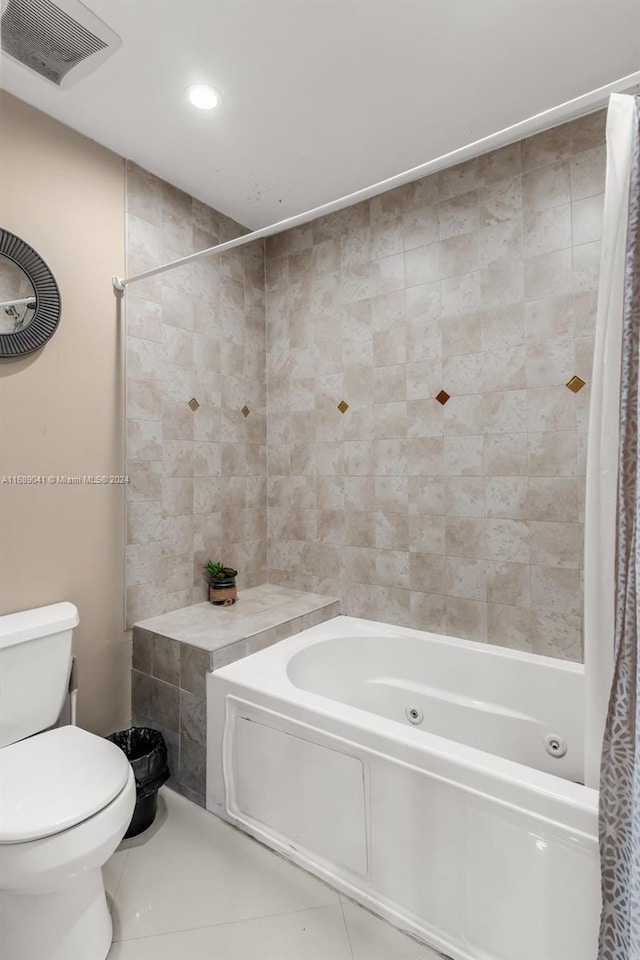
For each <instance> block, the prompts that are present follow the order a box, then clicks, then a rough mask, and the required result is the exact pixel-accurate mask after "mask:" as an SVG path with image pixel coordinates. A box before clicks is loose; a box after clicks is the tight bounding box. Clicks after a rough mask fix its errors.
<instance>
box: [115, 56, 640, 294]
mask: <svg viewBox="0 0 640 960" xmlns="http://www.w3.org/2000/svg"><path fill="white" fill-rule="evenodd" d="M639 85H640V71H638V72H636V73H630V74H629V75H628V76H626V77H621V78H620V79H619V80H615V81H614V82H613V83H609V84H607V85H606V86H604V87H598V89H597V90H592V91H591V92H590V93H585V94H582V95H581V96H579V97H575V98H574V99H573V100H567V101H566V103H561V104H560V105H559V106H557V107H552V108H551V109H550V110H543V111H542V113H537V114H535V115H534V116H533V117H529V119H528V120H521V121H520V122H519V123H514V124H512V125H511V126H510V127H505V128H504V129H503V130H499V131H498V132H497V133H491V134H489V136H487V137H482V138H481V139H480V140H474V141H473V142H472V143H469V144H467V145H466V146H464V147H459V148H458V149H456V150H452V151H450V152H449V153H444V154H443V155H442V156H441V157H436V158H435V159H434V160H428V161H427V162H426V163H422V164H419V165H418V166H417V167H411V168H410V169H409V170H405V171H404V172H403V173H397V174H395V175H394V176H393V177H388V178H387V179H386V180H380V181H378V182H377V183H374V184H371V186H369V187H363V188H362V189H361V190H356V191H355V193H349V194H347V195H346V196H344V197H340V198H339V199H338V200H331V201H330V202H329V203H323V204H321V205H320V206H319V207H313V208H312V209H311V210H307V211H306V212H305V213H298V214H296V215H295V216H293V217H287V218H286V219H285V220H279V221H278V222H277V223H272V224H271V225H270V226H268V227H261V228H260V229H258V230H253V231H251V232H250V233H244V234H242V236H240V237H236V238H235V240H227V241H225V242H224V243H218V244H216V245H215V246H213V247H207V249H206V250H199V251H198V253H192V254H190V255H189V256H187V257H181V258H180V259H179V260H172V261H171V262H170V263H164V264H162V265H161V266H159V267H154V268H153V269H151V270H145V271H144V272H143V273H138V274H135V275H134V276H133V277H127V278H126V279H125V278H123V277H118V276H114V277H112V278H111V282H112V283H113V286H114V288H115V289H116V290H117V291H118V292H122V291H124V290H126V288H127V287H128V286H129V284H131V283H138V281H140V280H147V279H149V277H155V276H156V275H157V274H159V273H164V272H165V271H166V270H175V269H176V267H183V266H186V264H188V263H195V262H196V261H197V260H201V259H203V258H204V257H210V256H212V255H213V254H215V253H225V251H227V250H233V249H235V248H236V247H243V246H245V244H247V243H253V241H254V240H262V239H264V238H265V237H272V236H273V235H274V234H276V233H282V232H283V231H284V230H290V229H292V227H297V226H300V225H301V224H303V223H308V222H309V221H310V220H315V219H316V218H317V217H320V216H324V215H326V214H329V213H335V212H336V211H337V210H343V209H344V208H345V207H350V206H352V204H354V203H358V202H359V201H360V200H368V199H370V198H371V197H375V196H377V194H379V193H384V192H385V191H386V190H391V189H392V188H393V187H400V186H402V185H403V184H405V183H410V182H411V181H413V180H418V179H420V177H423V176H427V175H428V174H430V173H437V171H438V170H443V169H446V168H447V167H452V166H455V164H457V163H461V162H462V161H463V160H469V159H471V158H472V157H477V156H479V155H480V154H482V153H486V152H488V151H489V150H494V149H496V148H498V147H504V146H507V144H510V143H515V142H516V141H517V140H522V139H523V137H525V136H531V135H533V134H534V133H541V132H542V131H543V130H547V129H548V128H549V127H554V126H556V125H557V124H558V123H563V122H565V123H566V122H567V121H569V120H575V119H576V118H577V117H580V116H582V115H583V114H586V113H590V112H591V111H592V110H595V109H597V108H598V107H599V106H605V105H606V103H607V101H608V98H609V96H610V94H612V93H626V92H628V91H629V90H631V89H632V88H634V87H638V86H639Z"/></svg>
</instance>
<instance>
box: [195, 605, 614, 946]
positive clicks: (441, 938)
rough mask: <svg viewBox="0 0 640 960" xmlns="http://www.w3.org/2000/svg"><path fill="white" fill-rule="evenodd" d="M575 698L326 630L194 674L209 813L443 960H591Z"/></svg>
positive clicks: (522, 664) (373, 628) (542, 677)
mask: <svg viewBox="0 0 640 960" xmlns="http://www.w3.org/2000/svg"><path fill="white" fill-rule="evenodd" d="M583 684H584V671H583V668H582V667H581V666H580V665H578V664H573V663H565V662H562V661H558V660H553V659H550V658H547V657H537V656H532V655H530V654H525V653H520V652H518V651H511V650H506V649H503V648H500V647H495V646H487V645H484V644H477V643H472V642H469V641H465V640H456V639H453V638H450V637H441V636H436V635H435V634H429V633H422V632H419V631H417V630H409V629H405V628H399V627H392V626H389V625H386V624H381V623H373V622H371V621H367V620H357V619H353V618H351V617H337V618H336V619H334V620H331V621H329V622H327V623H323V624H321V625H319V626H317V627H313V628H311V629H310V630H305V631H304V632H303V633H300V634H298V635H297V636H295V637H291V638H289V639H288V640H283V641H281V642H280V643H277V644H275V645H274V646H272V647H269V648H268V649H266V650H263V651H261V652H260V653H256V654H253V655H252V656H250V657H247V658H246V659H243V660H240V661H237V662H236V663H233V664H231V665H229V666H227V667H223V668H222V669H220V670H216V671H215V672H214V673H212V674H210V675H209V676H208V678H207V710H208V721H207V722H208V740H207V807H208V809H209V810H211V811H213V812H214V813H216V814H218V815H219V816H221V817H223V818H225V819H226V820H229V821H230V822H231V823H234V824H236V825H237V826H239V827H241V828H242V829H243V830H245V831H247V832H248V833H250V834H252V835H253V836H255V837H257V838H258V839H259V840H261V841H263V842H265V843H267V844H269V845H270V846H271V847H273V848H274V849H276V850H278V851H279V852H281V853H282V854H284V855H285V856H287V857H289V858H290V859H291V860H293V861H295V862H296V863H299V864H301V865H302V866H304V867H306V868H307V869H308V870H311V871H312V872H313V873H315V874H317V875H318V876H320V877H322V878H323V879H325V880H327V881H328V882H329V883H331V884H333V886H335V887H336V888H338V889H339V890H341V891H343V892H344V893H346V894H348V895H349V896H351V897H353V898H354V899H355V900H358V901H360V902H361V903H363V904H365V905H366V906H367V907H369V908H370V909H372V910H374V911H375V912H376V913H378V914H380V915H381V916H383V917H385V918H386V919H388V920H390V921H391V922H392V923H394V924H396V925H397V926H399V927H401V928H403V929H405V930H407V931H409V932H411V933H413V934H414V935H415V936H417V937H419V938H420V939H422V940H424V941H426V942H427V943H429V944H431V945H432V946H434V947H436V948H437V949H439V950H441V951H443V952H444V953H446V954H448V955H449V956H451V957H453V958H455V960H489V958H490V960H498V958H500V960H595V955H596V940H597V925H598V915H599V897H600V894H599V869H598V848H597V793H596V791H594V790H590V789H588V788H586V787H584V786H582V785H581V784H580V783H579V782H572V781H574V780H575V781H579V780H580V779H581V777H582V762H583V760H582V757H583V738H582V727H583V723H582V713H583ZM407 712H408V713H407ZM408 716H409V717H411V719H412V720H418V721H419V720H420V717H421V716H423V718H424V719H423V720H422V722H418V723H412V722H410V720H409V719H408ZM549 735H551V736H552V737H554V738H561V739H562V740H563V741H564V742H565V744H566V747H567V750H566V754H565V755H564V756H562V757H559V756H552V755H550V754H549V753H548V752H547V750H546V748H545V737H547V736H549Z"/></svg>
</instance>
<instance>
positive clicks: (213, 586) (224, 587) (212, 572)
mask: <svg viewBox="0 0 640 960" xmlns="http://www.w3.org/2000/svg"><path fill="white" fill-rule="evenodd" d="M204 569H205V573H206V574H207V576H208V578H209V603H215V604H216V605H217V606H222V607H228V606H230V605H231V604H232V603H235V602H236V598H237V595H238V592H237V590H236V577H237V576H238V571H237V570H234V569H233V567H225V566H224V564H222V563H220V562H217V563H214V562H213V561H212V560H209V562H208V563H207V565H206V567H205V568H204Z"/></svg>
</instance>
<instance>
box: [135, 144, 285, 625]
mask: <svg viewBox="0 0 640 960" xmlns="http://www.w3.org/2000/svg"><path fill="white" fill-rule="evenodd" d="M126 194H127V272H128V275H132V274H135V273H139V272H142V271H144V270H147V269H150V268H152V267H155V266H158V265H159V264H161V263H164V262H167V261H170V260H174V259H177V258H179V257H183V256H186V255H187V254H189V253H192V252H193V251H196V250H202V249H204V248H206V247H209V246H212V245H213V244H215V243H217V242H219V241H223V240H229V239H231V238H233V237H236V236H238V235H240V234H241V233H243V232H244V228H243V227H241V226H240V225H238V224H237V223H234V222H233V221H231V220H229V219H228V218H226V217H224V216H222V214H219V213H217V212H216V211H215V210H212V209H211V208H210V207H207V206H205V205H204V204H203V203H201V202H200V201H198V200H194V199H193V198H191V197H189V196H187V195H186V194H184V193H182V192H181V191H179V190H177V189H176V188H175V187H172V186H170V185H169V184H167V183H165V182H163V181H162V180H159V179H158V178H157V177H154V176H152V175H151V174H149V173H147V172H145V171H144V170H142V169H141V168H140V167H137V166H136V165H135V164H131V163H128V164H127V191H126ZM126 301H127V302H126V322H127V337H126V366H127V472H128V475H129V477H130V484H129V488H128V511H127V565H126V584H127V622H128V624H132V623H135V622H136V621H138V620H142V619H145V618H147V617H151V616H157V615H159V614H162V613H165V612H167V611H169V610H174V609H177V608H179V607H183V606H186V605H188V604H191V603H196V602H199V601H201V600H204V599H205V582H204V578H203V575H202V567H203V564H204V563H205V561H206V560H207V559H208V558H209V557H212V559H222V560H223V561H224V563H225V564H227V565H232V566H235V567H237V568H238V570H239V571H241V573H240V577H239V579H238V583H239V586H241V587H248V586H253V585H254V584H257V583H261V582H263V580H264V571H265V567H266V453H265V438H266V388H265V331H264V247H263V244H262V243H258V244H251V245H249V246H247V247H244V248H241V249H240V250H237V251H230V252H229V253H227V254H224V255H223V256H219V257H211V258H206V259H203V260H202V261H200V262H198V263H195V264H192V265H190V266H186V267H181V268H179V269H177V270H174V271H171V272H168V273H165V274H162V275H161V276H159V277H154V278H152V279H150V280H147V281H143V282H141V283H139V284H134V285H132V286H130V287H129V288H128V290H127V294H126ZM192 400H193V401H196V402H197V404H198V406H197V408H196V409H192V408H191V407H190V406H189V401H192ZM192 406H195V403H192ZM243 408H244V413H243ZM247 411H248V413H247Z"/></svg>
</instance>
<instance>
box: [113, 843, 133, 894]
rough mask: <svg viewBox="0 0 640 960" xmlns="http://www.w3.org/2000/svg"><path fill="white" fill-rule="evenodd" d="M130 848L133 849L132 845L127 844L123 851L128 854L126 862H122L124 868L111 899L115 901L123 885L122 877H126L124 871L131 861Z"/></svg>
mask: <svg viewBox="0 0 640 960" xmlns="http://www.w3.org/2000/svg"><path fill="white" fill-rule="evenodd" d="M130 850H131V846H130V845H127V846H126V847H125V849H124V850H123V851H122V852H123V853H125V854H126V856H125V858H124V863H123V864H122V870H121V871H120V876H119V877H118V882H117V884H116V888H115V890H114V891H113V893H112V894H111V899H112V900H113V902H114V903H115V901H116V897H117V896H118V891H119V889H120V886H121V884H122V878H123V877H124V872H125V870H126V869H127V863H128V862H129V851H130Z"/></svg>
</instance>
